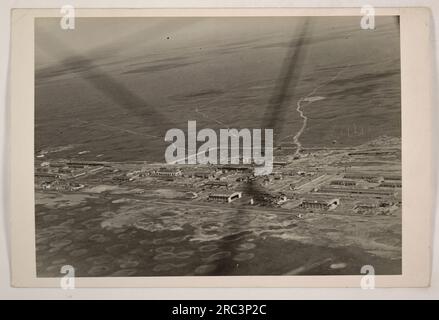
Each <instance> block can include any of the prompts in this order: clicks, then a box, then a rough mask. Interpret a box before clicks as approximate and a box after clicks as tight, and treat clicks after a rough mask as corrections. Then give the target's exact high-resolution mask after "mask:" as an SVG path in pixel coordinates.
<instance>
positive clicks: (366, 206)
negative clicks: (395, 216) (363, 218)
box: [354, 203, 378, 214]
mask: <svg viewBox="0 0 439 320" xmlns="http://www.w3.org/2000/svg"><path fill="white" fill-rule="evenodd" d="M377 208H378V204H377V203H357V204H356V205H355V206H354V212H356V213H360V214H366V213H371V212H373V211H375V210H377Z"/></svg>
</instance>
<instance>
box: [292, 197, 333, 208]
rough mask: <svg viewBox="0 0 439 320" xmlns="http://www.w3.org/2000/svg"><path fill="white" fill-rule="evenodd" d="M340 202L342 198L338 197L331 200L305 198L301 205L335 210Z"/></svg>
mask: <svg viewBox="0 0 439 320" xmlns="http://www.w3.org/2000/svg"><path fill="white" fill-rule="evenodd" d="M339 204H340V199H337V198H335V199H330V200H322V199H317V200H312V199H303V200H302V202H301V203H300V205H299V206H300V207H301V208H304V209H318V210H334V209H335V208H337V207H338V205H339Z"/></svg>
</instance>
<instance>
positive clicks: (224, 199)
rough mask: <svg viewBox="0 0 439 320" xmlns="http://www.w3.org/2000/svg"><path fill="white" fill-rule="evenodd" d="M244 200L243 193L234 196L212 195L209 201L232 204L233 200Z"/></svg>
mask: <svg viewBox="0 0 439 320" xmlns="http://www.w3.org/2000/svg"><path fill="white" fill-rule="evenodd" d="M240 198H242V192H234V193H232V194H211V195H209V200H211V199H212V200H218V201H221V202H228V203H230V202H232V201H233V200H236V199H240Z"/></svg>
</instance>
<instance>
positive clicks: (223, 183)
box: [204, 180, 229, 187]
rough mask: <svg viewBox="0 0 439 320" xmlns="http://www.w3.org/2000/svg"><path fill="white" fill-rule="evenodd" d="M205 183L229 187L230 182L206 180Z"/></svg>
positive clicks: (212, 185)
mask: <svg viewBox="0 0 439 320" xmlns="http://www.w3.org/2000/svg"><path fill="white" fill-rule="evenodd" d="M204 185H205V186H209V187H228V186H229V183H228V182H227V181H218V180H213V181H208V182H206V183H205V184H204Z"/></svg>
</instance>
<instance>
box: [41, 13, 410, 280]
mask: <svg viewBox="0 0 439 320" xmlns="http://www.w3.org/2000/svg"><path fill="white" fill-rule="evenodd" d="M361 19H362V17H361V16H314V17H306V16H303V17H300V16H285V17H282V16H279V17H119V18H118V17H80V18H77V19H75V21H74V25H73V26H69V25H68V23H67V24H66V25H64V26H63V24H62V21H61V23H60V19H59V18H50V17H48V18H36V19H35V29H34V36H35V38H34V46H35V52H34V57H35V70H34V71H35V79H34V80H35V87H34V99H35V119H34V135H35V138H34V146H35V149H34V157H35V158H34V188H35V250H36V275H37V277H40V278H44V277H61V276H63V273H62V272H64V271H63V270H65V268H66V267H72V268H74V272H75V276H77V277H162V276H266V275H272V276H273V275H275V276H282V275H290V276H291V275H309V276H314V275H317V276H324V275H334V276H337V275H360V274H361V272H363V271H362V270H364V268H366V269H367V268H369V269H370V270H372V271H373V273H374V274H376V275H401V273H402V218H401V217H402V196H401V194H402V193H401V192H402V188H403V185H402V178H401V172H402V167H401V163H402V162H401V158H402V157H401V59H400V56H401V55H400V20H399V17H398V16H377V17H374V20H373V21H369V22H372V23H373V24H374V25H373V28H370V26H367V25H366V26H365V25H364V24H363V23H362V21H361ZM67 22H68V21H67ZM369 269H368V270H369Z"/></svg>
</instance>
